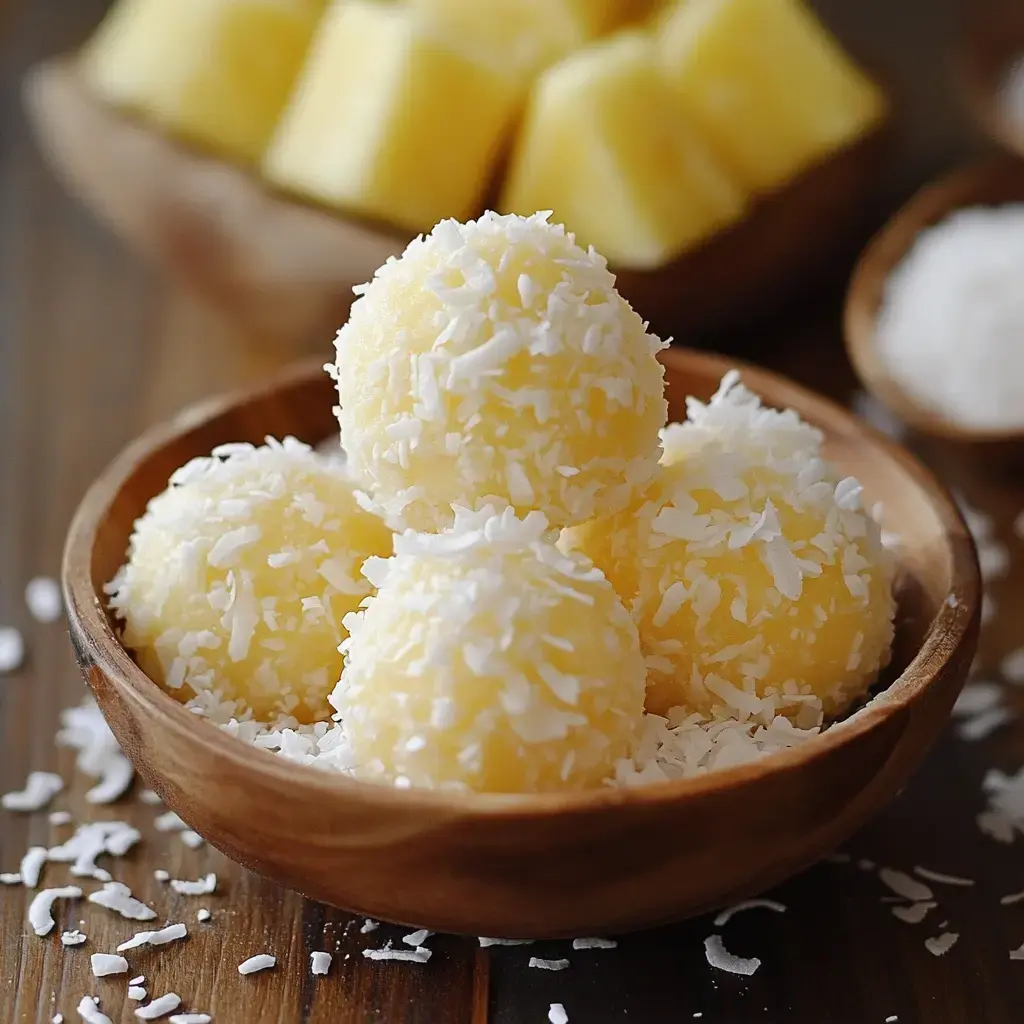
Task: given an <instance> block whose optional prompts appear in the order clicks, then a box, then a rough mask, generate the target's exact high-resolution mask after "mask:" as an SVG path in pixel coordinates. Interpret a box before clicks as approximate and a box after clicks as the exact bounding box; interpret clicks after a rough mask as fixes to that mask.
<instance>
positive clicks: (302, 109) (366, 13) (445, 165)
mask: <svg viewBox="0 0 1024 1024" xmlns="http://www.w3.org/2000/svg"><path fill="white" fill-rule="evenodd" d="M520 102H521V90H520V88H519V86H518V85H517V84H516V82H515V80H514V79H513V78H512V77H511V76H509V75H507V74H505V73H504V72H501V71H497V70H495V69H493V68H490V67H487V66H486V65H484V64H482V63H477V62H476V61H474V60H470V59H469V58H468V57H466V56H464V55H462V54H460V53H457V52H455V51H454V50H452V49H450V48H449V47H447V46H446V45H445V44H444V43H443V42H442V41H441V40H440V39H438V38H436V37H435V36H434V35H433V34H432V33H429V32H425V31H423V30H422V27H421V26H420V25H419V23H418V20H417V18H416V17H415V16H414V15H413V14H412V13H411V12H410V11H408V10H406V9H405V8H404V7H402V6H399V5H387V4H379V3H373V2H370V0H349V2H346V3H341V4H339V5H338V6H336V7H335V8H333V9H332V10H331V11H330V12H328V14H327V15H326V16H325V18H324V21H323V23H322V25H321V29H320V31H319V33H318V34H317V38H316V40H315V42H314V45H313V50H312V53H311V54H310V59H309V61H308V62H307V65H306V68H305V71H304V72H303V75H302V77H301V79H300V81H299V84H298V86H297V88H296V91H295V94H294V96H293V97H292V100H291V103H290V105H289V108H288V110H287V111H286V113H285V115H284V117H283V119H282V122H281V125H280V128H279V130H278V132H277V134H276V136H275V138H274V141H273V143H272V145H271V147H270V149H269V151H268V153H267V156H266V159H265V161H264V173H265V175H266V176H267V178H268V179H269V180H270V181H272V182H274V183H275V184H277V185H279V186H280V187H282V188H285V189H288V190H290V191H293V192H296V193H299V194H301V195H304V196H306V197H309V198H311V199H314V200H316V201H319V202H324V203H328V204H332V205H338V206H341V207H344V208H346V209H349V210H352V211H355V212H357V213H360V214H363V215H365V216H368V217H372V218H375V219H380V220H385V221H388V222H390V223H392V224H395V225H397V226H399V227H402V228H406V229H408V230H409V231H416V232H419V231H427V230H429V229H430V228H432V227H433V226H434V224H435V223H436V222H437V221H438V220H441V219H442V218H445V217H456V218H459V219H461V220H465V219H468V218H469V217H471V216H472V215H473V214H474V213H476V212H477V211H478V210H479V208H480V204H481V203H482V200H483V195H484V192H485V190H486V188H487V186H488V185H489V184H490V179H491V176H492V174H493V171H494V167H495V164H496V162H497V159H498V157H499V155H500V153H501V149H502V144H503V143H504V141H505V138H506V135H507V133H508V131H509V130H510V127H511V124H512V121H513V120H514V118H515V116H516V113H517V111H518V109H519V105H520Z"/></svg>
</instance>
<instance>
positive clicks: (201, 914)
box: [196, 907, 212, 924]
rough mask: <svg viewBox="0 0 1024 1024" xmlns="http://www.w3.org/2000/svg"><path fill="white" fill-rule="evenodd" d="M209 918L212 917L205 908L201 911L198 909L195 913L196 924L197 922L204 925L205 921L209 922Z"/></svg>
mask: <svg viewBox="0 0 1024 1024" xmlns="http://www.w3.org/2000/svg"><path fill="white" fill-rule="evenodd" d="M211 917H212V915H211V914H210V912H209V911H208V910H207V909H206V907H203V908H202V909H200V910H198V911H197V912H196V920H197V921H198V922H199V923H200V924H205V923H206V922H207V921H209V920H210V918H211Z"/></svg>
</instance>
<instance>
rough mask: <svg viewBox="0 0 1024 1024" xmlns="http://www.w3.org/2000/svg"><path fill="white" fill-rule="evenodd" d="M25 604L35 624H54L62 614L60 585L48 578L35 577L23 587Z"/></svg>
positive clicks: (62, 604) (62, 602)
mask: <svg viewBox="0 0 1024 1024" xmlns="http://www.w3.org/2000/svg"><path fill="white" fill-rule="evenodd" d="M25 604H26V605H27V606H28V610H29V614H30V615H31V616H32V618H33V619H35V620H36V622H56V621H57V620H58V619H59V618H60V617H61V615H62V614H63V612H64V600H63V598H62V597H61V593H60V584H59V583H58V582H57V581H56V580H55V579H52V578H51V577H49V576H36V577H34V578H33V579H30V580H29V581H28V583H27V584H26V585H25Z"/></svg>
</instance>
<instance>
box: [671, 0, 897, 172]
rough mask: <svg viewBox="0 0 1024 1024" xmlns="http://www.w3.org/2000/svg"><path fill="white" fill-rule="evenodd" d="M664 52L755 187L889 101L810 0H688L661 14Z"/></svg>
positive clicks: (862, 123) (841, 141) (696, 112)
mask: <svg viewBox="0 0 1024 1024" xmlns="http://www.w3.org/2000/svg"><path fill="white" fill-rule="evenodd" d="M658 55H659V63H660V66H661V67H662V69H663V71H664V72H665V74H666V76H667V78H668V79H669V81H670V82H671V83H672V84H673V86H674V89H675V92H676V95H677V97H678V99H679V102H680V105H681V108H682V109H683V110H684V111H685V113H686V114H687V115H688V116H690V117H691V118H693V120H694V122H695V123H697V124H698V125H700V127H701V128H702V130H703V131H704V132H705V133H706V135H707V137H708V138H709V139H710V140H712V141H713V143H714V145H715V146H717V147H718V149H719V151H720V152H721V154H722V155H723V157H725V158H726V159H727V160H728V161H729V163H730V165H731V166H732V167H733V168H734V170H735V171H736V173H737V174H738V175H739V176H740V178H741V180H742V181H743V182H744V184H745V185H747V186H748V187H749V188H751V189H754V190H760V189H772V188H775V187H777V186H779V185H781V184H783V183H784V182H786V181H788V180H789V179H791V178H793V177H794V176H795V175H797V174H798V173H799V172H800V171H802V170H804V169H805V168H806V167H807V166H809V165H810V164H812V163H814V162H815V161H817V160H820V159H821V158H822V157H824V156H826V155H827V154H828V153H830V152H832V151H834V150H836V149H839V148H840V147H842V146H843V145H845V144H847V143H849V142H851V141H853V140H854V139H855V138H857V137H858V136H860V135H862V134H863V133H864V132H865V131H866V130H867V129H868V128H869V127H870V126H871V125H872V124H873V123H875V121H876V120H877V119H878V118H879V117H880V115H881V114H882V111H883V108H884V99H883V96H882V94H881V91H880V90H879V89H878V87H877V86H875V84H874V83H873V82H871V81H870V80H869V79H868V78H867V77H866V76H865V75H864V74H863V73H862V72H861V71H860V70H859V69H858V68H856V67H855V66H854V65H853V64H852V62H851V61H850V60H849V59H848V58H847V57H846V55H845V54H844V53H843V51H842V50H841V49H840V47H839V45H838V43H836V41H835V40H834V39H833V38H832V36H831V35H829V33H828V31H827V30H826V29H825V27H824V26H823V25H822V24H821V23H820V22H819V21H818V20H817V18H816V17H815V16H814V14H813V13H812V12H811V11H810V10H809V9H808V8H807V7H806V6H805V5H804V3H803V2H802V0H686V2H685V3H682V4H680V5H679V7H678V8H676V9H675V10H674V11H672V12H671V13H670V15H669V16H667V17H665V18H664V19H662V20H661V21H660V25H659V32H658Z"/></svg>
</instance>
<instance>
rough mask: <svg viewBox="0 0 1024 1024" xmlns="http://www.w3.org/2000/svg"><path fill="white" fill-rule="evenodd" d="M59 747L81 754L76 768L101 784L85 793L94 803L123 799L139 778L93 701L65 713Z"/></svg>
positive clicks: (63, 712)
mask: <svg viewBox="0 0 1024 1024" xmlns="http://www.w3.org/2000/svg"><path fill="white" fill-rule="evenodd" d="M60 720H61V729H60V732H58V733H57V745H58V746H60V747H71V748H72V749H73V750H76V751H78V756H77V758H76V759H75V768H76V769H77V770H78V771H80V772H82V773H83V774H85V775H88V776H89V777H90V778H92V779H97V780H98V781H97V784H96V785H95V786H93V788H92V789H90V790H89V791H88V793H86V794H85V799H86V800H87V801H88V802H89V803H91V804H108V803H113V802H114V801H115V800H119V799H120V798H121V797H122V796H124V794H125V793H126V792H128V789H129V787H130V786H131V784H132V781H133V779H134V777H135V773H134V771H133V769H132V766H131V762H129V760H128V758H126V757H125V756H124V754H123V753H122V752H121V748H120V746H119V745H118V742H117V740H116V739H115V738H114V734H113V733H112V732H111V731H110V726H108V725H107V723H106V721H105V720H104V718H103V715H102V713H101V712H100V709H99V708H98V707H97V706H96V703H95V701H93V700H92V699H91V698H90V699H87V700H86V701H84V702H83V703H82V704H80V705H79V706H78V707H74V708H67V709H65V710H64V711H62V712H61V715H60Z"/></svg>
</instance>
